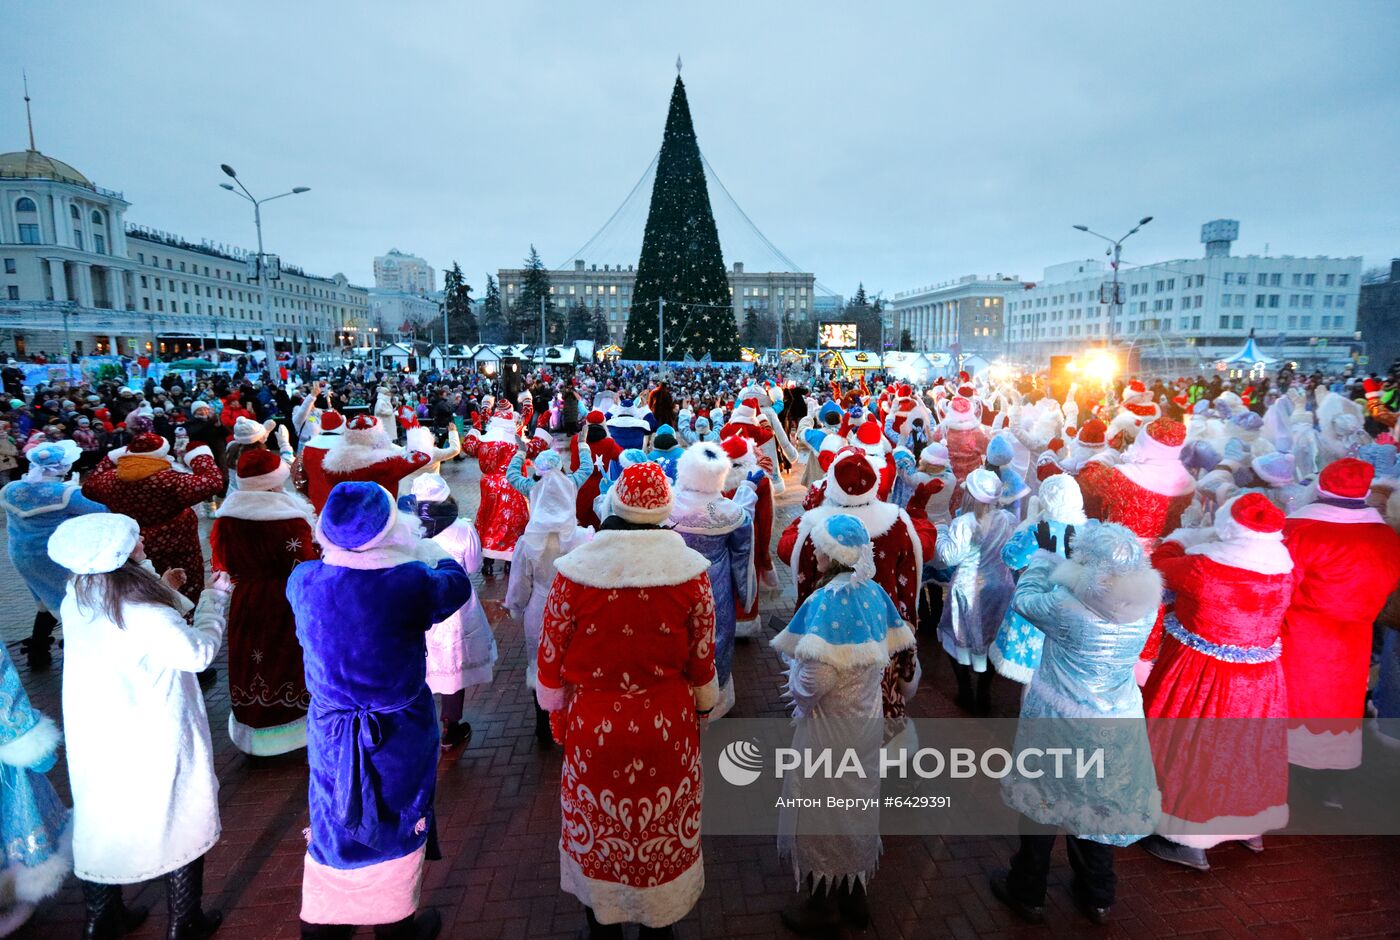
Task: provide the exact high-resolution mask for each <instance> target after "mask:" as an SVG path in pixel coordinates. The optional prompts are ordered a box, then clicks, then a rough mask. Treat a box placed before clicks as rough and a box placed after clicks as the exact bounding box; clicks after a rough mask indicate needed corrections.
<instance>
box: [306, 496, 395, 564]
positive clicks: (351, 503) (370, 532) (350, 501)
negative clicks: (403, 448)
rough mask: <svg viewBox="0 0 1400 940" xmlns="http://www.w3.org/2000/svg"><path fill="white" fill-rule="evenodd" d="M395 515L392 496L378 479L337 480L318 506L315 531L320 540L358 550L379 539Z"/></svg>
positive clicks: (347, 549) (392, 521)
mask: <svg viewBox="0 0 1400 940" xmlns="http://www.w3.org/2000/svg"><path fill="white" fill-rule="evenodd" d="M397 519H398V514H397V512H396V511H395V508H394V500H393V498H392V497H391V496H390V495H389V491H388V490H386V489H385V488H384V487H382V486H380V485H379V484H378V483H369V482H361V481H350V482H346V483H337V484H336V485H335V487H334V488H333V489H332V490H331V494H330V496H328V497H327V498H326V508H324V509H322V510H321V519H320V521H319V522H317V523H316V535H317V539H318V540H319V541H321V542H323V543H329V544H331V545H333V546H335V547H336V548H343V549H345V550H346V551H352V552H359V551H364V550H365V549H369V548H373V547H374V546H375V545H378V544H379V543H380V542H381V541H383V539H384V537H385V536H386V535H388V534H389V531H390V530H391V529H393V527H394V523H395V522H396V521H397Z"/></svg>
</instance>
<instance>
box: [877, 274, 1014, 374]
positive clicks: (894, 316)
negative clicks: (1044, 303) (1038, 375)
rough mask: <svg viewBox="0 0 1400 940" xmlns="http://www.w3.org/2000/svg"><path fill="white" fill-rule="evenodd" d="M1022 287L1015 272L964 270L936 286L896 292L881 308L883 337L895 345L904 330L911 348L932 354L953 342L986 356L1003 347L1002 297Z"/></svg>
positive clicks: (1007, 296) (999, 353)
mask: <svg viewBox="0 0 1400 940" xmlns="http://www.w3.org/2000/svg"><path fill="white" fill-rule="evenodd" d="M1024 290H1025V284H1024V283H1023V282H1022V281H1021V279H1020V278H1018V277H1016V276H1015V275H1004V274H996V275H991V276H979V275H976V274H968V275H964V276H963V277H960V278H958V279H957V280H953V281H944V282H943V283H942V284H930V285H928V286H927V287H916V288H914V289H913V290H906V291H900V292H899V293H897V294H895V295H894V297H893V298H892V299H891V301H890V302H889V303H888V304H886V306H885V337H886V342H888V343H889V344H890V345H891V346H897V345H898V343H899V338H900V334H901V333H902V332H903V331H904V330H908V331H909V336H910V338H911V339H912V340H913V342H914V348H915V349H916V350H920V351H924V352H936V351H942V350H946V349H949V348H950V347H952V346H953V344H955V343H956V344H959V346H960V347H961V350H962V352H964V353H968V354H972V353H975V354H977V355H980V356H984V357H986V358H992V357H993V356H999V355H1001V354H1002V352H1003V351H1004V350H1005V342H1006V338H1005V337H1006V332H1005V331H1006V321H1005V308H1006V304H1007V300H1008V298H1013V297H1015V296H1017V295H1018V294H1020V293H1021V292H1022V291H1024Z"/></svg>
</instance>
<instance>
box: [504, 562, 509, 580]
mask: <svg viewBox="0 0 1400 940" xmlns="http://www.w3.org/2000/svg"><path fill="white" fill-rule="evenodd" d="M505 577H507V578H509V577H510V562H506V570H505Z"/></svg>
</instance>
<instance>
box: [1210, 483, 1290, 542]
mask: <svg viewBox="0 0 1400 940" xmlns="http://www.w3.org/2000/svg"><path fill="white" fill-rule="evenodd" d="M1226 505H1227V506H1228V508H1229V512H1226V513H1219V514H1217V516H1216V520H1215V534H1216V535H1217V536H1218V537H1219V538H1220V540H1221V541H1231V540H1234V539H1249V540H1251V541H1266V542H1279V541H1282V540H1283V523H1284V518H1285V517H1284V515H1283V510H1282V509H1279V508H1278V507H1277V506H1275V505H1274V504H1273V503H1272V502H1271V501H1270V500H1269V498H1268V497H1267V496H1265V495H1264V494H1263V493H1246V494H1245V495H1243V496H1240V497H1237V498H1235V499H1232V500H1231V501H1230V502H1229V503H1227V504H1226Z"/></svg>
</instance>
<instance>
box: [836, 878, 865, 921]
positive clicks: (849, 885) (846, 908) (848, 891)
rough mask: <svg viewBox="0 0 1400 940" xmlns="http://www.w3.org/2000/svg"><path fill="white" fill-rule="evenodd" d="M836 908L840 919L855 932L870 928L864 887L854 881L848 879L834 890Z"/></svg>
mask: <svg viewBox="0 0 1400 940" xmlns="http://www.w3.org/2000/svg"><path fill="white" fill-rule="evenodd" d="M836 906H837V908H838V909H839V910H840V911H841V919H842V920H844V921H845V922H846V923H848V924H850V925H851V926H852V927H854V928H855V929H857V930H864V929H865V928H866V927H869V926H870V899H869V898H868V897H866V895H865V885H863V884H861V883H860V882H859V881H856V880H855V879H853V878H852V879H848V880H847V881H845V882H844V883H843V884H842V885H841V887H839V888H837V889H836Z"/></svg>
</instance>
